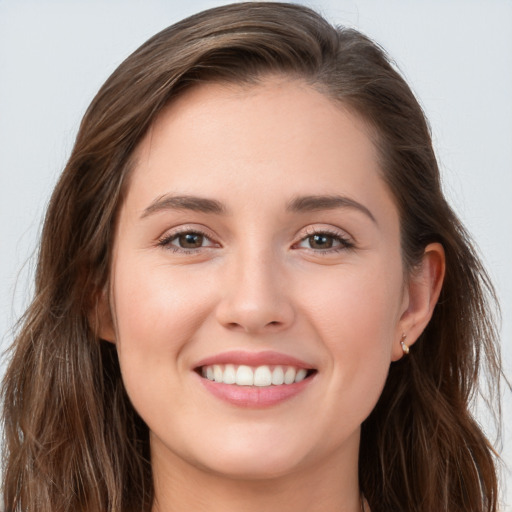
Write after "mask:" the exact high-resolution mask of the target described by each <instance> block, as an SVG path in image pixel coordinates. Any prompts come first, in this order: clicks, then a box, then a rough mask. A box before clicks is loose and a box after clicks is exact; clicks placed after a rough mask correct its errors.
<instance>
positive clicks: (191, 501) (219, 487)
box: [152, 449, 368, 512]
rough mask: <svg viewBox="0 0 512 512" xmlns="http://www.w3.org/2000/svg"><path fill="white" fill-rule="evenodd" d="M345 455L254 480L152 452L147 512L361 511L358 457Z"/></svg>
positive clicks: (167, 454) (352, 454) (173, 456)
mask: <svg viewBox="0 0 512 512" xmlns="http://www.w3.org/2000/svg"><path fill="white" fill-rule="evenodd" d="M350 451H351V452H352V453H349V454H343V456H341V455H342V454H338V453H334V454H332V456H330V457H329V458H328V460H325V459H324V460H323V461H322V463H321V464H316V465H311V464H309V465H307V466H305V467H304V468H300V469H297V470H295V471H293V472H290V473H289V474H286V475H279V476H273V477H268V478H255V479H250V478H246V479H245V478H244V479H242V478H237V477H233V476H229V475H223V474H219V473H216V472H211V471H208V470H207V469H204V468H198V467H197V466H194V465H192V464H189V463H188V462H185V461H183V460H182V459H181V458H180V457H178V456H176V455H175V454H172V453H169V452H167V453H165V454H163V453H161V452H160V451H159V452H157V453H152V466H153V475H154V489H155V502H154V506H153V510H152V512H188V511H189V510H194V511H196V512H203V511H204V512H206V511H208V512H239V511H240V510H243V511H244V512H261V510H279V511H280V512H311V511H312V510H314V511H315V512H361V496H360V492H359V485H358V478H357V457H358V454H357V450H356V451H355V453H354V450H353V449H351V450H350ZM366 510H367V511H368V508H367V509H366Z"/></svg>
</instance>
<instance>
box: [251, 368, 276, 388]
mask: <svg viewBox="0 0 512 512" xmlns="http://www.w3.org/2000/svg"><path fill="white" fill-rule="evenodd" d="M271 384H272V372H271V371H270V368H269V367H268V366H258V368H256V371H255V372H254V385H255V386H260V387H263V386H270V385H271Z"/></svg>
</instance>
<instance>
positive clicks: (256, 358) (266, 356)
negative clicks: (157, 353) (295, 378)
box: [194, 350, 313, 370]
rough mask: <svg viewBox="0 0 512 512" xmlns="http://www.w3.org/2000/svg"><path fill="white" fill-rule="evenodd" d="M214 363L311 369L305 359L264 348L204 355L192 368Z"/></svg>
mask: <svg viewBox="0 0 512 512" xmlns="http://www.w3.org/2000/svg"><path fill="white" fill-rule="evenodd" d="M214 364H234V365H246V366H253V367H257V366H263V365H276V366H277V365H280V366H294V367H296V368H305V369H307V370H311V369H313V366H312V365H311V364H309V363H307V362H306V361H302V360H301V359H297V358H296V357H293V356H289V355H287V354H282V353H280V352H274V351H271V350H265V351H262V352H247V351H243V350H231V351H228V352H222V353H220V354H215V355H213V356H210V357H206V358H204V359H201V360H200V361H198V362H197V363H196V364H195V365H194V368H200V367H201V366H210V365H214Z"/></svg>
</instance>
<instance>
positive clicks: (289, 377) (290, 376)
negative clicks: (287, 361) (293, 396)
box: [284, 366, 296, 384]
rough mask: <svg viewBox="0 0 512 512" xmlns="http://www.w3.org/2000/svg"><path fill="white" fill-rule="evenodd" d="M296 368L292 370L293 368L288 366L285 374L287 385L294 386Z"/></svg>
mask: <svg viewBox="0 0 512 512" xmlns="http://www.w3.org/2000/svg"><path fill="white" fill-rule="evenodd" d="M295 374H296V371H295V368H292V367H291V366H288V368H286V372H285V374H284V383H285V384H293V383H294V382H295Z"/></svg>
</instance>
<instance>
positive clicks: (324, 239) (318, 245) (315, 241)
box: [308, 235, 334, 249]
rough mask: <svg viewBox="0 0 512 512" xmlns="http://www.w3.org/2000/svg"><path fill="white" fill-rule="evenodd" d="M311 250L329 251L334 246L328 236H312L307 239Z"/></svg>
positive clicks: (331, 238) (330, 237)
mask: <svg viewBox="0 0 512 512" xmlns="http://www.w3.org/2000/svg"><path fill="white" fill-rule="evenodd" d="M308 242H309V246H310V247H311V249H331V248H332V246H333V245H334V240H333V237H332V236H329V235H313V236H310V237H308Z"/></svg>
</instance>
